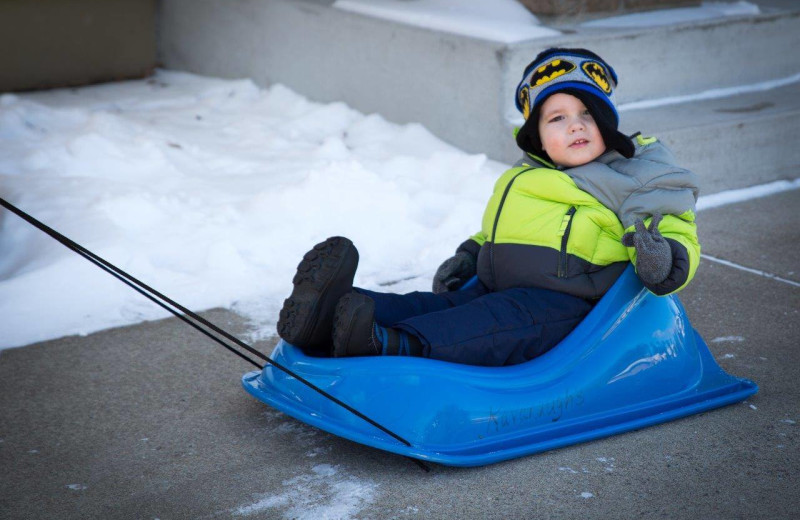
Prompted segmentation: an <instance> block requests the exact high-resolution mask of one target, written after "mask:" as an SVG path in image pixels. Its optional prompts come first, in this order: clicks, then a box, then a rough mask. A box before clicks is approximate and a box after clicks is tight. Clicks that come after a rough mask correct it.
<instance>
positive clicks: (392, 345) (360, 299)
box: [331, 292, 422, 357]
mask: <svg viewBox="0 0 800 520" xmlns="http://www.w3.org/2000/svg"><path fill="white" fill-rule="evenodd" d="M374 315H375V302H374V301H373V300H372V298H370V297H369V296H366V295H364V294H361V293H357V292H351V293H348V294H345V295H344V296H342V298H341V299H340V300H339V303H338V304H337V305H336V314H335V316H334V319H333V350H332V352H331V355H332V356H333V357H349V356H421V355H422V342H421V341H420V340H419V338H417V337H416V336H414V335H412V334H408V333H406V332H404V331H402V330H398V329H392V328H388V327H381V326H380V325H378V324H377V323H375V319H374Z"/></svg>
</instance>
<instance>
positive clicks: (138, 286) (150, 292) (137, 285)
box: [0, 197, 430, 471]
mask: <svg viewBox="0 0 800 520" xmlns="http://www.w3.org/2000/svg"><path fill="white" fill-rule="evenodd" d="M0 206H3V207H4V208H6V209H7V210H9V211H10V212H12V213H14V214H15V215H17V216H18V217H20V218H21V219H23V220H25V221H26V222H28V223H29V224H31V225H32V226H34V227H35V228H37V229H39V230H40V231H43V232H44V233H46V234H47V235H49V236H50V237H52V238H53V239H55V240H56V241H58V242H59V243H61V244H62V245H64V246H66V247H67V248H69V249H70V250H72V251H74V252H75V253H78V254H79V255H80V256H82V257H83V258H85V259H87V260H89V261H90V262H92V263H93V264H95V265H96V266H98V267H100V268H101V269H103V270H104V271H106V272H107V273H109V274H111V275H112V276H114V277H115V278H117V279H118V280H120V281H121V282H123V283H125V284H126V285H128V286H129V287H131V288H132V289H134V290H135V291H136V292H138V293H140V294H142V295H143V296H145V297H147V298H148V299H149V300H151V301H153V302H154V303H156V304H157V305H159V306H160V307H162V308H163V309H166V310H167V311H169V312H170V313H171V314H173V315H175V316H176V317H177V318H180V319H181V320H182V321H184V322H186V323H187V324H189V325H190V326H192V327H194V328H195V329H197V330H199V331H200V332H202V333H203V334H205V335H206V336H208V337H209V338H211V339H213V340H214V341H216V342H217V343H219V344H220V345H222V346H223V347H225V348H227V349H228V350H230V351H231V352H233V353H234V354H236V355H238V356H239V357H241V358H243V359H245V360H247V361H249V362H250V363H252V364H253V365H255V366H257V367H258V368H262V369H263V368H264V367H263V366H261V365H259V364H258V363H256V362H255V361H253V360H252V359H250V358H249V357H247V356H246V355H245V354H243V353H241V352H239V351H238V350H236V349H234V348H233V347H231V346H230V345H228V344H226V343H225V342H224V341H222V339H220V338H218V337H217V336H214V335H213V334H211V333H210V332H209V331H208V330H205V329H203V328H202V327H200V325H198V323H200V324H202V325H204V326H206V327H208V328H209V329H211V330H213V331H214V332H216V333H217V334H220V335H221V336H223V337H225V338H226V339H228V340H230V341H233V342H234V343H235V344H236V345H238V346H240V347H242V348H244V349H245V350H247V351H248V352H250V353H252V354H255V355H256V356H258V357H259V358H261V359H263V360H264V361H266V362H267V363H269V364H270V365H272V366H273V367H275V368H277V369H278V370H280V371H282V372H284V373H285V374H287V375H289V376H291V377H293V378H295V379H297V380H298V381H300V382H301V383H303V384H304V385H306V386H307V387H309V388H311V389H312V390H314V391H315V392H317V393H319V394H320V395H322V396H323V397H325V398H327V399H329V400H330V401H332V402H334V403H336V404H337V405H339V406H341V407H342V408H344V409H345V410H347V411H348V412H350V413H352V414H353V415H355V416H356V417H358V418H360V419H362V420H364V421H366V422H367V423H369V424H371V425H372V426H374V427H376V428H378V429H379V430H381V431H382V432H384V433H386V434H387V435H389V436H391V437H392V438H394V439H396V440H398V441H400V442H401V443H403V444H405V445H406V446H408V447H411V443H410V442H408V441H407V440H405V439H403V438H402V437H400V436H399V435H397V434H396V433H394V432H392V431H391V430H389V429H387V428H386V427H385V426H382V425H380V424H378V423H377V422H376V421H374V420H372V419H370V418H369V417H367V416H366V415H364V414H363V413H361V412H359V411H358V410H356V409H355V408H353V407H351V406H350V405H348V404H347V403H344V402H342V401H340V400H339V399H337V398H336V397H334V396H332V395H331V394H329V393H328V392H326V391H325V390H323V389H321V388H319V387H318V386H316V385H314V384H313V383H311V382H310V381H308V380H306V379H305V378H303V377H301V376H299V375H297V374H295V373H294V372H292V371H291V370H289V369H288V368H286V367H284V366H283V365H281V364H280V363H278V362H277V361H274V360H272V359H271V358H269V357H267V356H265V355H264V354H262V353H261V352H259V351H258V350H256V349H254V348H253V347H251V346H250V345H247V344H246V343H244V342H243V341H241V340H240V339H238V338H236V337H235V336H232V335H231V334H229V333H228V332H227V331H225V330H223V329H221V328H219V327H217V326H216V325H214V324H213V323H211V322H210V321H208V320H206V319H205V318H203V317H201V316H198V315H197V314H195V313H194V312H192V311H191V310H189V309H187V308H186V307H184V306H182V305H180V304H179V303H177V302H175V301H173V300H172V299H170V298H168V297H167V296H164V295H163V294H161V293H160V292H158V291H156V290H155V289H153V288H152V287H149V286H148V285H147V284H145V283H143V282H141V281H139V280H137V279H136V278H134V277H133V276H131V275H130V274H128V273H126V272H125V271H123V270H122V269H120V268H118V267H116V266H115V265H113V264H111V263H110V262H108V261H106V260H104V259H103V258H101V257H99V256H97V255H96V254H94V253H92V252H91V251H89V250H88V249H86V248H85V247H83V246H81V245H80V244H78V243H76V242H73V241H72V240H70V239H69V238H67V237H65V236H64V235H62V234H61V233H59V232H58V231H56V230H54V229H53V228H51V227H49V226H47V225H46V224H44V223H42V222H40V221H39V220H36V219H35V218H33V217H32V216H30V215H29V214H27V213H25V212H24V211H22V210H21V209H19V208H17V207H16V206H14V205H13V204H11V203H10V202H8V201H6V200H5V199H4V198H2V197H0ZM175 309H178V310H180V311H181V312H182V313H183V314H181V313H180V312H178V310H175ZM190 318H191V319H190ZM192 320H194V321H192ZM412 460H414V462H415V463H417V464H418V465H419V466H420V467H421V468H422V469H424V470H425V471H430V468H428V467H427V466H426V465H425V463H424V462H422V461H420V460H417V459H412Z"/></svg>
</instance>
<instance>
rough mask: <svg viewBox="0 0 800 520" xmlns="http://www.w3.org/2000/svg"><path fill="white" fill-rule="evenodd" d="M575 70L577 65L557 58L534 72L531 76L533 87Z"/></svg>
mask: <svg viewBox="0 0 800 520" xmlns="http://www.w3.org/2000/svg"><path fill="white" fill-rule="evenodd" d="M573 70H575V65H574V64H573V63H570V62H568V61H567V60H564V59H557V60H553V61H550V62H548V63H545V64H544V65H542V66H541V67H539V68H538V69H536V71H535V72H534V73H533V76H532V77H531V88H535V87H538V86H539V85H543V84H545V83H547V82H548V81H553V80H554V79H556V78H557V77H559V76H563V75H564V74H569V73H570V72H572V71H573Z"/></svg>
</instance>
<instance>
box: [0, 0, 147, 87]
mask: <svg viewBox="0 0 800 520" xmlns="http://www.w3.org/2000/svg"><path fill="white" fill-rule="evenodd" d="M155 6H156V0H35V1H31V0H3V1H2V2H0V49H3V51H2V52H0V91H11V90H27V89H36V88H49V87H59V86H69V85H83V84H87V83H95V82H100V81H108V80H118V79H125V78H132V77H142V76H144V75H146V74H148V73H149V72H150V71H151V70H152V69H153V68H154V67H155V64H156V37H155V10H156V9H155Z"/></svg>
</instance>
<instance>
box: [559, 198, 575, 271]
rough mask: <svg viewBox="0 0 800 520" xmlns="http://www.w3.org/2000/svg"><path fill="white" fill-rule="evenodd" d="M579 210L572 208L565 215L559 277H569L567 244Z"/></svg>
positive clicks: (562, 225)
mask: <svg viewBox="0 0 800 520" xmlns="http://www.w3.org/2000/svg"><path fill="white" fill-rule="evenodd" d="M577 210H578V208H576V207H575V206H570V208H569V211H567V213H566V214H565V215H564V220H563V221H562V223H561V227H562V229H563V233H564V234H563V235H561V252H560V253H559V255H558V277H559V278H566V277H567V242H568V241H569V233H570V231H571V230H572V216H573V215H574V214H575V212H576V211H577Z"/></svg>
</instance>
